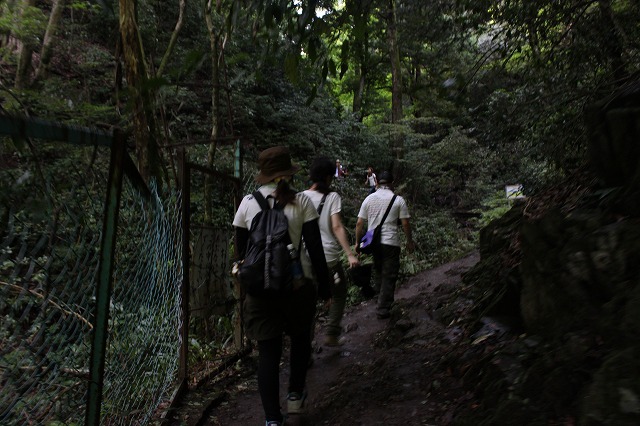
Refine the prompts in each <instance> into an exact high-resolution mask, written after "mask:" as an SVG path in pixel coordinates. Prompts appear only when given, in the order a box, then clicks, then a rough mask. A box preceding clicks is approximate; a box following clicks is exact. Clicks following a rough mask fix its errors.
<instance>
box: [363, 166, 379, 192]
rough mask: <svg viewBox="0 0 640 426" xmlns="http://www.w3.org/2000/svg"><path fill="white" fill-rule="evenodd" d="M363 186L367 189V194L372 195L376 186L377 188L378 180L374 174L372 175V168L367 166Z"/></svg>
mask: <svg viewBox="0 0 640 426" xmlns="http://www.w3.org/2000/svg"><path fill="white" fill-rule="evenodd" d="M364 184H365V186H367V187H368V188H369V194H373V193H374V192H376V186H378V178H377V177H376V174H375V173H373V167H371V166H369V167H368V168H367V177H366V179H365V181H364Z"/></svg>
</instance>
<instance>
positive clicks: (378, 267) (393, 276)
mask: <svg viewBox="0 0 640 426" xmlns="http://www.w3.org/2000/svg"><path fill="white" fill-rule="evenodd" d="M392 184H393V175H392V174H391V173H390V172H387V171H383V172H382V173H380V175H379V176H378V189H377V190H376V192H374V193H373V194H370V195H369V196H367V198H365V199H364V201H363V202H362V205H361V206H360V211H359V212H358V220H357V222H356V252H359V249H360V240H361V239H362V237H363V236H364V234H365V232H366V231H365V229H364V222H365V221H366V222H367V229H368V230H372V229H375V228H376V226H378V225H379V224H380V221H381V220H382V217H383V216H384V213H385V211H386V210H387V207H388V206H389V204H390V202H391V199H392V198H393V196H394V193H393V189H392V186H391V185H392ZM410 217H411V216H410V215H409V209H408V208H407V204H406V202H405V201H404V198H402V197H401V196H399V195H397V196H396V199H395V200H394V202H393V205H392V206H391V209H390V210H389V214H388V215H387V217H386V219H385V221H384V223H383V224H382V228H381V229H382V232H381V237H380V241H381V248H380V250H378V251H377V252H376V253H374V255H373V268H374V271H375V280H374V287H375V289H376V290H377V291H378V292H379V294H378V304H377V308H376V316H377V317H378V318H379V319H384V318H389V316H390V315H391V313H390V312H391V306H392V304H393V301H394V292H395V287H396V281H397V280H398V272H399V271H400V238H399V236H398V220H399V221H400V223H401V225H402V230H403V231H404V234H405V236H406V239H407V242H406V244H407V245H406V248H407V252H409V253H411V252H413V250H414V248H415V244H414V242H413V239H412V237H411V224H410V222H409V218H410Z"/></svg>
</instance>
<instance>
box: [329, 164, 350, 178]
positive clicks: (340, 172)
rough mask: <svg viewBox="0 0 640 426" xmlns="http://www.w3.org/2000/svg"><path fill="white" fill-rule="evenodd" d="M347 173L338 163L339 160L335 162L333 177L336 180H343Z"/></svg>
mask: <svg viewBox="0 0 640 426" xmlns="http://www.w3.org/2000/svg"><path fill="white" fill-rule="evenodd" d="M347 175H348V173H347V171H346V170H345V168H344V167H343V166H342V164H341V163H340V160H336V168H335V170H334V173H333V176H334V177H335V178H336V179H344V178H345V176H347Z"/></svg>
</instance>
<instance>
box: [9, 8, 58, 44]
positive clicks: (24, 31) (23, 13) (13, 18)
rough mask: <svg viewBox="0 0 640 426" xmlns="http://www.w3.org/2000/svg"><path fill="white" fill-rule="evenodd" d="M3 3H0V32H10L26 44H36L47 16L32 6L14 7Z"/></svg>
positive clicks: (42, 31) (38, 41)
mask: <svg viewBox="0 0 640 426" xmlns="http://www.w3.org/2000/svg"><path fill="white" fill-rule="evenodd" d="M15 4H16V3H5V4H2V5H0V11H1V12H2V13H0V34H12V35H14V36H15V37H16V38H18V39H19V40H20V41H22V42H23V43H25V44H27V45H31V46H38V45H39V44H40V42H41V39H42V36H43V35H44V30H45V28H46V26H47V16H46V15H45V14H44V12H43V11H42V10H40V9H39V8H37V7H34V6H26V7H24V8H20V9H16V8H13V7H12V5H15Z"/></svg>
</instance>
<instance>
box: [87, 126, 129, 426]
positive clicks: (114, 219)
mask: <svg viewBox="0 0 640 426" xmlns="http://www.w3.org/2000/svg"><path fill="white" fill-rule="evenodd" d="M124 155H125V143H124V139H123V137H122V135H121V134H120V133H119V132H115V133H114V138H113V145H112V147H111V164H110V166H109V182H108V188H107V199H106V202H105V216H104V222H103V225H102V242H101V247H100V264H99V266H98V283H97V287H96V293H95V294H96V308H95V318H94V323H93V338H92V345H91V361H90V367H89V378H90V381H89V390H88V393H87V408H86V417H85V425H87V426H98V425H99V424H100V411H101V406H102V390H103V385H104V366H105V357H106V352H107V337H108V331H109V303H110V300H111V290H112V284H113V283H112V281H113V260H114V255H115V246H116V234H117V227H118V214H119V209H120V197H121V194H122V176H123V158H124Z"/></svg>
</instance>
